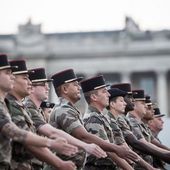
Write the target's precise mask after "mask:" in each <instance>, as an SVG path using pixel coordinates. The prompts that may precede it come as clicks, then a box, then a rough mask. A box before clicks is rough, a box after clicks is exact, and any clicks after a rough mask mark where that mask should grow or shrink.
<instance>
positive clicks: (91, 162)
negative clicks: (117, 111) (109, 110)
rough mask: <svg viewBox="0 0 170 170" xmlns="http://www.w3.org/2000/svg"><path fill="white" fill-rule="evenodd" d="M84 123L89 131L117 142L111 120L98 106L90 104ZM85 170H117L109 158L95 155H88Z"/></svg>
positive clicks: (109, 140) (111, 141)
mask: <svg viewBox="0 0 170 170" xmlns="http://www.w3.org/2000/svg"><path fill="white" fill-rule="evenodd" d="M84 125H85V128H86V129H87V131H88V132H90V133H92V134H94V135H97V136H98V137H100V138H102V139H104V140H107V141H108V142H110V143H115V141H114V135H113V132H112V128H111V127H110V122H109V120H108V119H107V117H106V116H104V115H103V114H102V113H100V112H99V111H98V110H97V109H96V108H94V107H91V106H89V108H88V112H87V113H86V115H85V117H84ZM84 169H85V170H99V169H102V170H115V169H117V167H116V165H115V163H114V162H113V161H112V160H111V159H110V158H109V157H107V158H99V159H98V158H96V157H95V156H93V155H89V156H88V157H87V161H86V165H85V168H84Z"/></svg>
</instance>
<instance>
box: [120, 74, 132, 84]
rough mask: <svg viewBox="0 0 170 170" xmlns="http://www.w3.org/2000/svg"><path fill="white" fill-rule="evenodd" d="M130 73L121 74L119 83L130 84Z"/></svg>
mask: <svg viewBox="0 0 170 170" xmlns="http://www.w3.org/2000/svg"><path fill="white" fill-rule="evenodd" d="M130 74H131V73H130V72H128V71H127V72H123V73H122V74H121V82H122V83H131V79H130Z"/></svg>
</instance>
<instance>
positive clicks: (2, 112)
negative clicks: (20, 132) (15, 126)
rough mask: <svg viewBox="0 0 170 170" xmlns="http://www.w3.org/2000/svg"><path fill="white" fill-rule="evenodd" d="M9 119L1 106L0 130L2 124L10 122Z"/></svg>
mask: <svg viewBox="0 0 170 170" xmlns="http://www.w3.org/2000/svg"><path fill="white" fill-rule="evenodd" d="M10 122H11V120H10V119H9V118H8V117H7V116H6V115H5V114H4V111H3V109H2V108H0V131H1V130H2V128H3V126H4V125H5V124H7V123H10Z"/></svg>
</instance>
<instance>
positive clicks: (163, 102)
mask: <svg viewBox="0 0 170 170" xmlns="http://www.w3.org/2000/svg"><path fill="white" fill-rule="evenodd" d="M157 94H158V105H159V107H160V110H161V113H162V114H166V116H167V114H168V105H167V103H168V101H167V100H168V88H167V78H166V71H160V72H158V73H157Z"/></svg>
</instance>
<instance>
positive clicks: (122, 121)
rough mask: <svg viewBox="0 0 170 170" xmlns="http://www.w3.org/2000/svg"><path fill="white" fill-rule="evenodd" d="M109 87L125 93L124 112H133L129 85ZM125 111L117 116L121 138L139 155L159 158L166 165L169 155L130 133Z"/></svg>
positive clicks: (121, 84)
mask: <svg viewBox="0 0 170 170" xmlns="http://www.w3.org/2000/svg"><path fill="white" fill-rule="evenodd" d="M111 87H112V88H119V89H120V90H123V91H125V92H127V95H126V96H125V97H124V99H125V101H126V102H127V105H126V107H127V109H125V110H126V111H127V110H129V111H130V110H131V111H132V110H134V99H133V95H132V90H131V84H130V83H120V84H113V85H112V86H111ZM126 111H125V113H123V114H120V115H119V117H118V118H117V120H116V122H117V123H118V125H119V127H120V129H121V130H122V132H123V136H124V138H125V140H126V142H127V144H129V145H130V146H131V147H132V148H134V149H136V150H138V151H140V152H141V153H144V154H149V155H153V156H156V157H159V158H161V159H164V161H166V162H167V163H168V162H169V154H165V153H163V152H161V151H158V150H157V147H156V148H155V147H151V146H150V145H149V144H147V143H145V142H143V141H142V140H138V139H137V137H136V136H135V135H134V134H133V132H132V128H131V126H130V122H129V121H128V119H127V118H126V117H125V114H127V112H126ZM138 137H139V136H138ZM142 138H143V136H141V139H142Z"/></svg>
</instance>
